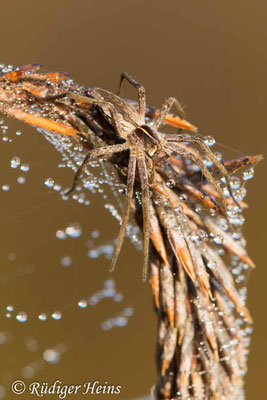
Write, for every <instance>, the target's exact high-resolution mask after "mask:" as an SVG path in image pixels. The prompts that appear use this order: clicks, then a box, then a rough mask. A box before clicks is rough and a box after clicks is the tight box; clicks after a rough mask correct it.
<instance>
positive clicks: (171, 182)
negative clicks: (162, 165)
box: [166, 179, 175, 188]
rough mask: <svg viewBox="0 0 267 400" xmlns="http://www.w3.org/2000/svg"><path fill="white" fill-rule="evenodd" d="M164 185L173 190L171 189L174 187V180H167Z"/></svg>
mask: <svg viewBox="0 0 267 400" xmlns="http://www.w3.org/2000/svg"><path fill="white" fill-rule="evenodd" d="M166 185H167V186H168V187H169V188H173V187H174V186H175V180H174V179H169V180H168V181H167V182H166Z"/></svg>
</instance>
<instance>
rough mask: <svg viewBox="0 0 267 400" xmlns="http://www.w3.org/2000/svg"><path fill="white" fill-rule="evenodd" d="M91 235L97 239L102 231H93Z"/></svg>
mask: <svg viewBox="0 0 267 400" xmlns="http://www.w3.org/2000/svg"><path fill="white" fill-rule="evenodd" d="M91 236H92V238H94V239H97V238H99V236H100V232H99V231H92V232H91Z"/></svg>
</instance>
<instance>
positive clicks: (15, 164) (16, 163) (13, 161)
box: [10, 156, 20, 168]
mask: <svg viewBox="0 0 267 400" xmlns="http://www.w3.org/2000/svg"><path fill="white" fill-rule="evenodd" d="M10 165H11V168H17V167H18V166H19V165H20V158H19V157H17V156H15V157H13V158H11V161H10Z"/></svg>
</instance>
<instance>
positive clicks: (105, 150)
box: [64, 143, 129, 196]
mask: <svg viewBox="0 0 267 400" xmlns="http://www.w3.org/2000/svg"><path fill="white" fill-rule="evenodd" d="M128 148H129V145H128V144H127V143H122V144H114V145H113V146H103V147H99V148H96V149H93V150H90V151H89V152H88V153H87V154H86V156H85V158H84V160H83V162H82V164H81V165H80V167H79V168H78V170H77V172H76V174H75V177H74V179H73V183H72V187H71V189H70V190H68V191H67V192H65V193H64V194H65V196H67V195H69V194H70V193H71V192H73V190H74V189H75V188H76V186H77V184H78V181H79V179H80V177H81V175H82V173H83V171H84V168H85V167H86V165H87V163H88V161H89V160H90V158H91V157H98V156H103V155H107V154H111V153H119V152H121V151H124V150H127V149H128Z"/></svg>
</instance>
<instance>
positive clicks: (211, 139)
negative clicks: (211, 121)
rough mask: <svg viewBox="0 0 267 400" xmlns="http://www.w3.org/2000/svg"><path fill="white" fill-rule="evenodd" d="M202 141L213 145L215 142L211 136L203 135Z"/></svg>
mask: <svg viewBox="0 0 267 400" xmlns="http://www.w3.org/2000/svg"><path fill="white" fill-rule="evenodd" d="M204 142H205V144H206V145H207V146H210V147H211V146H213V145H214V144H215V143H216V140H215V139H214V137H213V136H204Z"/></svg>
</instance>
